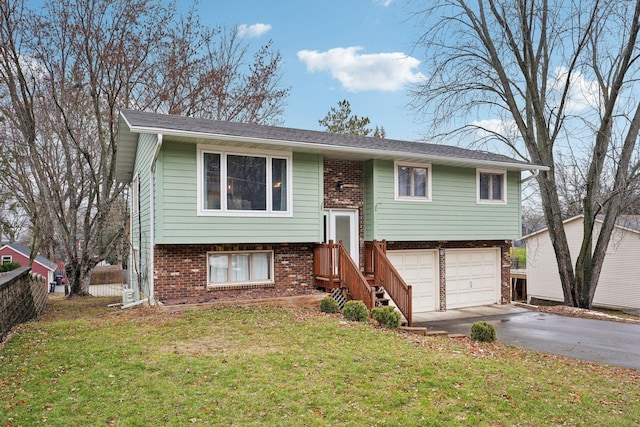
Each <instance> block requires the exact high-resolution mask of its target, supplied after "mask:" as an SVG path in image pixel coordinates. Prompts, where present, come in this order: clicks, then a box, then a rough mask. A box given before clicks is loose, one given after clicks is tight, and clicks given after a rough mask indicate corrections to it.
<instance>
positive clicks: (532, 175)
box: [520, 168, 549, 184]
mask: <svg viewBox="0 0 640 427" xmlns="http://www.w3.org/2000/svg"><path fill="white" fill-rule="evenodd" d="M543 170H549V168H547V169H543ZM529 172H531V175H529V176H528V177H526V178H525V179H522V180H520V184H524V183H525V182H527V181H531V180H532V179H533V178H536V177H537V176H538V175H540V169H532V170H529Z"/></svg>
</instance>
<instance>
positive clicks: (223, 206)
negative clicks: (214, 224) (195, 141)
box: [196, 145, 293, 217]
mask: <svg viewBox="0 0 640 427" xmlns="http://www.w3.org/2000/svg"><path fill="white" fill-rule="evenodd" d="M197 152H198V159H197V162H196V163H197V164H196V173H197V178H196V179H197V185H196V189H197V215H198V216H238V217H291V216H293V156H292V153H291V151H276V150H252V149H245V148H239V147H228V146H216V145H198V150H197ZM204 153H213V154H220V188H221V190H222V191H221V192H220V210H213V209H204V182H203V181H204V180H203V174H204V165H203V158H204ZM229 155H231V156H233V155H238V156H255V157H265V158H267V159H272V158H280V159H286V160H287V183H288V186H287V210H286V211H272V210H271V201H272V199H271V198H272V193H271V191H267V210H265V211H254V210H247V211H243V210H228V209H227V197H226V188H227V162H226V157H227V156H229ZM270 187H271V163H270V162H267V188H270Z"/></svg>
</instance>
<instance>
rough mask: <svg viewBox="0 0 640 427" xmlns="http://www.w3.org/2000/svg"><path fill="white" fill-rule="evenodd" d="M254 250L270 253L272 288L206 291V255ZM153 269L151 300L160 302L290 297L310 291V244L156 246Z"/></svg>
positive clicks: (311, 273) (311, 280)
mask: <svg viewBox="0 0 640 427" xmlns="http://www.w3.org/2000/svg"><path fill="white" fill-rule="evenodd" d="M255 250H272V251H273V252H274V276H275V284H274V285H269V286H267V287H265V286H264V285H257V286H253V287H237V288H235V289H234V288H227V289H215V288H213V289H207V281H208V279H207V270H208V267H207V253H208V252H214V251H225V252H226V251H255ZM154 267H155V271H154V278H153V279H154V289H155V292H154V293H155V298H156V300H159V301H162V302H163V303H182V302H204V301H210V300H233V299H253V298H269V297H277V296H294V295H304V294H309V293H312V292H313V290H314V287H313V245H312V244H242V245H234V244H229V245H156V246H155V251H154Z"/></svg>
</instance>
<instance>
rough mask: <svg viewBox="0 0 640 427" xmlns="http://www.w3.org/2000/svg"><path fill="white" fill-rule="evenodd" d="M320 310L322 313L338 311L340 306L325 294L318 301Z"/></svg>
mask: <svg viewBox="0 0 640 427" xmlns="http://www.w3.org/2000/svg"><path fill="white" fill-rule="evenodd" d="M320 311H321V312H323V313H337V312H339V311H340V306H339V305H338V301H336V300H334V299H333V298H332V297H330V296H326V297H324V299H323V300H322V301H321V302H320Z"/></svg>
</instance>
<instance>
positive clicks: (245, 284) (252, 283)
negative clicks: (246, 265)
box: [207, 251, 275, 289]
mask: <svg viewBox="0 0 640 427" xmlns="http://www.w3.org/2000/svg"><path fill="white" fill-rule="evenodd" d="M256 253H257V254H270V255H271V256H270V257H269V261H270V264H269V276H271V279H268V280H253V281H251V280H249V281H243V282H210V281H209V280H210V279H211V265H210V264H209V257H210V256H211V255H245V254H256ZM228 267H229V268H231V261H230V260H229V264H228ZM274 276H275V269H274V253H273V251H213V252H207V289H225V288H241V287H251V286H260V285H263V286H265V285H266V286H273V285H274V284H275V277H274Z"/></svg>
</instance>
